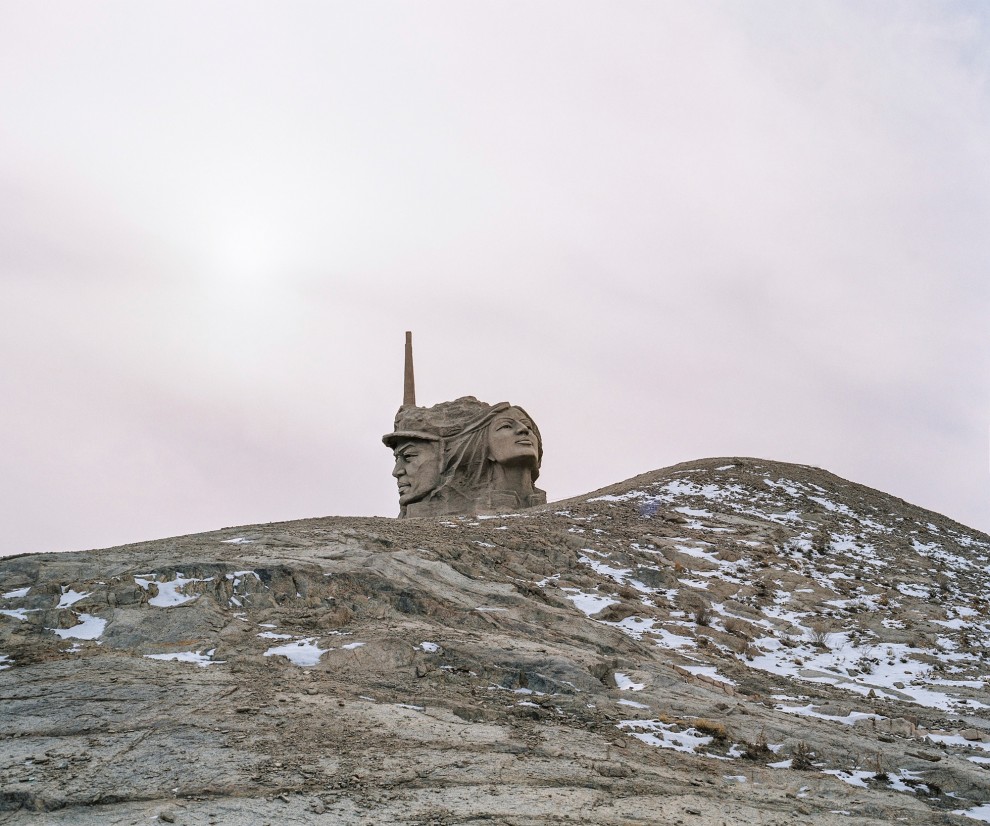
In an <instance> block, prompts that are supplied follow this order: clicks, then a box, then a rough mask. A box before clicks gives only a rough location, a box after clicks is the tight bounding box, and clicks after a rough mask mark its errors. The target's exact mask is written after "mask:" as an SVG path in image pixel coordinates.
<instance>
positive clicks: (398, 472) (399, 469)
mask: <svg viewBox="0 0 990 826" xmlns="http://www.w3.org/2000/svg"><path fill="white" fill-rule="evenodd" d="M405 473H406V469H405V468H404V467H403V466H402V463H401V462H396V463H395V467H394V468H392V475H393V476H394V477H395V478H396V479H398V478H399V477H400V476H404V475H405Z"/></svg>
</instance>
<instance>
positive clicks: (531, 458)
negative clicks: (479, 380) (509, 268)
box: [382, 332, 547, 518]
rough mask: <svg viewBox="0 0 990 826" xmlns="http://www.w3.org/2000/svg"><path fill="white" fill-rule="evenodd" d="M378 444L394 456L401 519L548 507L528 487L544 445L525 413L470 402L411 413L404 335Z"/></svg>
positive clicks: (471, 399)
mask: <svg viewBox="0 0 990 826" xmlns="http://www.w3.org/2000/svg"><path fill="white" fill-rule="evenodd" d="M382 441H383V442H384V443H385V444H386V446H388V447H389V448H391V449H392V454H393V455H394V456H395V467H394V468H393V469H392V475H393V476H394V477H395V480H396V483H397V485H398V488H399V517H400V518H405V517H415V516H447V515H455V514H494V513H512V512H516V511H520V510H525V509H526V508H532V507H535V506H537V505H545V504H546V501H547V495H546V493H544V492H543V491H542V490H540V489H539V488H537V487H535V486H534V484H533V483H534V482H535V481H536V480H537V479H538V478H539V475H540V465H541V464H542V462H543V439H542V437H541V436H540V431H539V430H538V429H537V427H536V423H535V422H534V421H533V420H532V418H530V416H529V414H528V413H527V412H526V411H525V410H523V409H522V408H521V407H516V406H513V405H510V404H509V403H508V402H500V403H498V404H494V405H493V404H486V403H485V402H480V401H478V400H477V399H476V398H474V396H462V397H461V398H459V399H455V400H454V401H452V402H441V403H440V404H435V405H433V407H417V406H416V382H415V379H414V376H413V353H412V333H410V332H407V333H406V360H405V382H404V385H403V394H402V406H401V407H400V408H399V411H398V413H396V414H395V426H394V429H393V431H392V432H391V433H388V434H386V435H385V436H383V437H382Z"/></svg>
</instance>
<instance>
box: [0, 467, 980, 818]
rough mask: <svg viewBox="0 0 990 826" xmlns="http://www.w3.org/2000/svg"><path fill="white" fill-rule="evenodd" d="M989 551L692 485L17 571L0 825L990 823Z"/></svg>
mask: <svg viewBox="0 0 990 826" xmlns="http://www.w3.org/2000/svg"><path fill="white" fill-rule="evenodd" d="M988 579H990V537H988V536H986V535H985V534H982V533H980V532H978V531H975V530H972V529H970V528H967V527H965V526H963V525H960V524H958V523H956V522H953V521H951V520H949V519H946V518H945V517H943V516H940V515H938V514H935V513H932V512H930V511H926V510H924V509H922V508H919V507H916V506H914V505H911V504H908V503H906V502H904V501H902V500H900V499H897V498H895V497H892V496H890V495H888V494H885V493H882V492H880V491H876V490H873V489H870V488H867V487H864V486H862V485H858V484H855V483H853V482H849V481H847V480H844V479H841V478H839V477H837V476H834V475H833V474H831V473H828V472H826V471H824V470H821V469H817V468H812V467H806V466H801V465H793V464H784V463H779V462H771V461H766V460H760V459H751V458H720V459H707V460H702V461H696V462H689V463H684V464H680V465H676V466H674V467H670V468H666V469H662V470H658V471H654V472H652V473H648V474H644V475H642V476H638V477H635V478H633V479H630V480H628V481H626V482H622V483H620V484H617V485H613V486H610V487H608V488H604V489H602V490H599V491H596V492H594V493H590V494H586V495H584V496H580V497H576V498H574V499H570V500H567V501H564V502H555V503H552V504H549V505H546V506H544V507H540V508H535V509H532V510H528V511H525V512H522V513H519V514H510V515H505V516H498V517H488V518H468V517H463V518H461V517H458V518H446V519H412V520H392V519H382V518H342V517H329V518H322V519H309V520H301V521H295V522H286V523H279V524H268V525H253V526H245V527H238V528H226V529H223V530H219V531H214V532H209V533H203V534H196V535H192V536H184V537H175V538H172V539H166V540H158V541H154V542H145V543H140V544H135V545H129V546H124V547H117V548H109V549H105V550H97V551H85V552H78V553H64V554H43V555H42V554H35V555H24V556H19V557H11V558H7V559H3V560H0V594H2V596H0V669H2V670H0V702H2V704H3V708H4V711H5V713H4V715H3V716H2V718H0V742H2V748H0V790H2V791H0V820H2V822H5V823H8V822H9V823H20V822H25V823H27V822H36V818H37V815H36V814H34V813H36V812H38V811H46V812H48V814H47V815H46V820H45V822H46V823H52V824H63V823H64V824H68V823H73V824H97V823H101V824H102V823H108V822H119V823H137V822H139V821H142V820H144V821H147V819H148V818H150V817H156V816H157V817H159V818H160V819H161V820H162V821H164V822H175V823H186V824H209V823H245V824H259V826H260V824H264V823H271V824H275V823H279V824H292V823H300V824H301V823H328V824H330V823H342V824H358V823H409V824H413V823H420V824H459V823H472V822H486V823H498V824H524V823H588V824H592V823H593V824H620V823H622V824H628V823H644V824H645V823H658V822H662V823H672V824H673V823H683V824H737V823H750V824H767V825H768V826H769V824H780V825H781V826H784V824H787V826H791V824H801V823H806V824H812V823H814V824H879V823H905V824H931V823H947V824H949V823H973V822H977V821H979V820H984V821H987V822H990V773H988V772H990V719H988V715H987V709H988V708H990V700H988V699H987V698H988V694H987V692H986V683H987V681H988V680H990V619H988V603H987V597H988V595H990V582H988Z"/></svg>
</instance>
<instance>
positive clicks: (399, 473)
mask: <svg viewBox="0 0 990 826" xmlns="http://www.w3.org/2000/svg"><path fill="white" fill-rule="evenodd" d="M393 455H394V456H395V467H394V468H393V469H392V475H393V476H394V477H395V479H396V482H397V483H398V486H399V504H400V505H408V504H409V503H410V502H418V501H419V500H420V499H422V498H423V497H424V496H426V495H427V494H429V492H430V491H431V490H433V489H434V488H435V487H436V486H437V485H438V484H439V483H440V443H439V442H430V441H427V440H425V439H409V440H407V441H403V442H399V444H398V445H396V447H395V450H394V451H393Z"/></svg>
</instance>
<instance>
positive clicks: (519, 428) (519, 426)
mask: <svg viewBox="0 0 990 826" xmlns="http://www.w3.org/2000/svg"><path fill="white" fill-rule="evenodd" d="M516 433H517V434H518V435H519V436H525V435H526V434H527V433H529V428H528V427H526V425H525V424H523V423H522V422H516Z"/></svg>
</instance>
